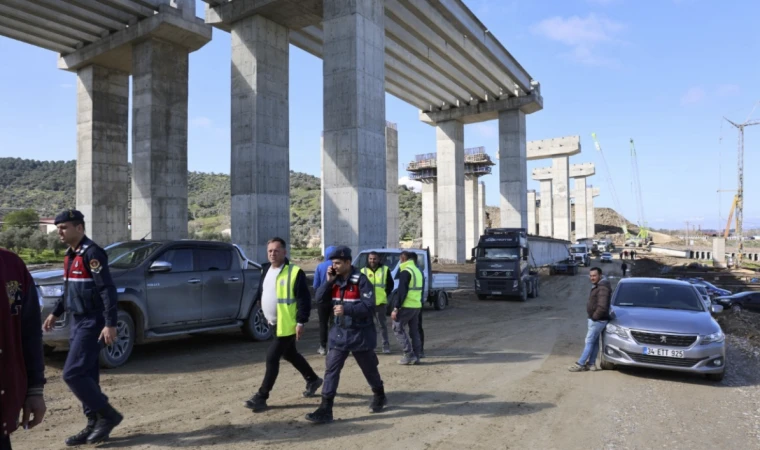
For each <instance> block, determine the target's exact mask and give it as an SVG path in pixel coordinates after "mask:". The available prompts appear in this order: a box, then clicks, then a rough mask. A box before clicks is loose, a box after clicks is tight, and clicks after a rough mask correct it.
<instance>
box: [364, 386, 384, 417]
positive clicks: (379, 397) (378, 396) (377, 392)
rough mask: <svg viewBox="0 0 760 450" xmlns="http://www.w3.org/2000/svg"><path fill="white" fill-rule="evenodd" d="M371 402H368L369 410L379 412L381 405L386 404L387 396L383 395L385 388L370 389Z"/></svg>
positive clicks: (381, 408)
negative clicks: (371, 394)
mask: <svg viewBox="0 0 760 450" xmlns="http://www.w3.org/2000/svg"><path fill="white" fill-rule="evenodd" d="M372 393H373V394H374V395H373V396H372V403H370V404H369V412H371V413H379V412H380V411H382V410H383V407H384V406H385V405H387V404H388V397H386V396H385V388H378V389H372Z"/></svg>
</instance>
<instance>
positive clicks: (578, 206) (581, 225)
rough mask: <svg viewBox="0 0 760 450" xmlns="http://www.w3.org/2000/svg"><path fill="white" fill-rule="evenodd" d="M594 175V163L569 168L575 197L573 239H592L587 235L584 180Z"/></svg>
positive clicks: (586, 201)
mask: <svg viewBox="0 0 760 450" xmlns="http://www.w3.org/2000/svg"><path fill="white" fill-rule="evenodd" d="M595 173H596V168H595V167H594V163H584V164H573V165H572V166H570V178H572V179H573V180H574V187H573V196H574V197H575V239H584V238H587V237H592V236H593V235H589V234H588V207H587V206H586V203H588V199H587V198H586V179H587V178H588V177H590V176H593V175H594V174H595Z"/></svg>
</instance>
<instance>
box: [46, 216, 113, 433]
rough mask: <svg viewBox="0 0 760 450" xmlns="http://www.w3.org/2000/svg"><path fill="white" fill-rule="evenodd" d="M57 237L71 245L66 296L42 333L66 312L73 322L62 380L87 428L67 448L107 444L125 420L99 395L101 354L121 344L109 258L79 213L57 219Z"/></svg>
mask: <svg viewBox="0 0 760 450" xmlns="http://www.w3.org/2000/svg"><path fill="white" fill-rule="evenodd" d="M55 225H56V226H57V227H58V236H60V238H61V242H63V243H64V244H66V245H68V246H69V248H68V250H67V251H66V257H65V259H64V262H63V264H64V293H63V297H62V298H61V299H59V300H58V303H57V304H56V305H55V308H54V310H53V312H52V313H51V314H50V315H49V316H48V317H47V319H45V323H44V324H43V329H44V330H45V331H50V330H52V329H53V327H54V326H55V321H56V320H57V319H58V317H60V316H61V315H62V314H63V313H64V311H66V312H68V313H69V315H70V317H71V339H70V348H69V354H68V357H67V358H66V364H65V365H64V368H63V380H64V381H65V382H66V384H68V385H69V389H71V392H73V393H74V395H76V396H77V398H78V399H79V400H80V401H81V402H82V405H83V407H84V414H85V416H87V426H86V427H85V428H84V429H83V430H82V431H80V432H79V433H77V434H75V435H74V436H71V437H69V438H68V439H66V445H81V444H94V443H98V442H102V441H104V440H106V439H108V437H109V435H110V434H111V431H112V430H113V429H114V428H115V427H116V426H117V425H119V423H121V421H122V419H123V417H122V415H121V414H119V412H118V411H116V410H115V409H114V408H113V407H112V406H111V405H110V404H109V403H108V397H106V396H105V395H104V394H103V393H102V392H101V390H100V368H99V365H98V364H99V354H100V351H101V349H102V348H103V345H104V344H105V345H111V344H113V343H114V342H116V338H117V337H116V315H117V307H116V302H117V298H116V287H115V286H114V284H113V280H111V273H110V272H109V270H108V256H107V255H106V252H105V251H103V249H102V248H100V247H99V246H98V245H97V244H95V243H94V242H92V241H91V240H90V239H89V238H88V237H87V236H86V235H85V233H84V231H85V230H84V215H82V213H81V212H79V211H77V210H75V209H69V210H66V211H64V212H62V213H60V214H59V215H58V216H56V218H55Z"/></svg>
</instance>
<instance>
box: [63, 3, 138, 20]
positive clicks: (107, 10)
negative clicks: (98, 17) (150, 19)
mask: <svg viewBox="0 0 760 450" xmlns="http://www.w3.org/2000/svg"><path fill="white" fill-rule="evenodd" d="M62 1H65V2H66V3H70V4H72V5H76V6H79V7H82V8H88V9H90V10H92V11H95V12H97V13H99V14H102V15H104V16H106V17H110V18H111V19H113V20H117V21H119V22H123V23H129V21H130V20H133V19H134V18H135V16H134V15H133V14H130V13H128V12H125V11H124V10H121V9H117V8H114V7H113V6H109V5H106V4H103V3H100V2H93V1H90V0H62Z"/></svg>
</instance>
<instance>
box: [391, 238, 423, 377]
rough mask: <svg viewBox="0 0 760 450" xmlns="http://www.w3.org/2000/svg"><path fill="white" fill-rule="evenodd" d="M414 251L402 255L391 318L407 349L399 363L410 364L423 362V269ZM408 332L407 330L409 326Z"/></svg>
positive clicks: (398, 337) (402, 343)
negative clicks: (421, 270) (421, 333)
mask: <svg viewBox="0 0 760 450" xmlns="http://www.w3.org/2000/svg"><path fill="white" fill-rule="evenodd" d="M414 259H415V258H414V256H413V255H412V253H411V252H408V251H403V252H401V256H400V257H399V263H400V264H399V268H398V273H397V274H396V278H398V296H397V297H396V301H397V304H395V305H393V312H392V313H391V319H392V320H393V333H394V334H395V335H396V338H397V339H398V342H399V345H401V348H402V349H403V350H404V357H403V358H401V360H399V362H398V363H399V364H403V365H410V364H417V363H419V362H420V355H421V354H422V341H421V339H420V329H419V320H420V311H421V310H422V283H423V279H422V272H420V269H418V268H417V265H416V264H415V263H414ZM407 327H408V328H409V331H408V332H407V331H406V328H407Z"/></svg>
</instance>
